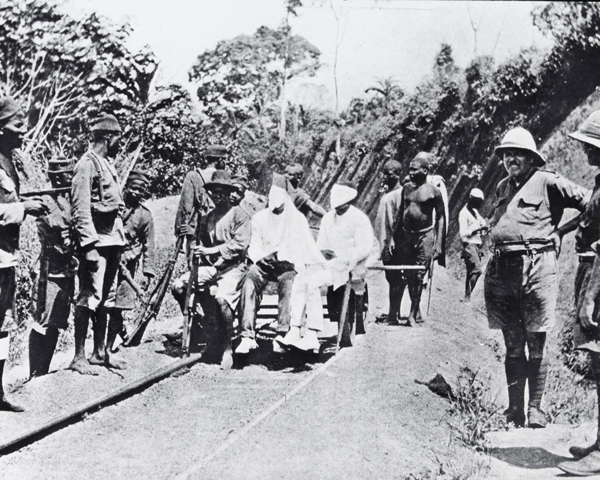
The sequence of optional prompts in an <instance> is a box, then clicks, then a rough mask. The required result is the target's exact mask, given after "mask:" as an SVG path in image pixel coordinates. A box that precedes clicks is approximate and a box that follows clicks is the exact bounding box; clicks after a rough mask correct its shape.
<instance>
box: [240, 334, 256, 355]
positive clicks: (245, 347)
mask: <svg viewBox="0 0 600 480" xmlns="http://www.w3.org/2000/svg"><path fill="white" fill-rule="evenodd" d="M255 348H258V344H257V343H256V341H255V340H254V339H253V338H249V337H243V338H242V341H241V342H240V344H239V345H238V346H237V348H236V349H235V353H239V354H240V355H246V354H248V353H250V350H254V349H255Z"/></svg>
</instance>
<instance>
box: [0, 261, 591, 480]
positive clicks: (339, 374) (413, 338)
mask: <svg viewBox="0 0 600 480" xmlns="http://www.w3.org/2000/svg"><path fill="white" fill-rule="evenodd" d="M436 275H437V278H436V283H435V289H434V294H433V303H432V309H431V314H430V320H429V321H428V322H427V323H426V324H425V326H424V327H422V328H407V327H399V326H389V325H385V324H376V323H371V324H370V330H369V332H368V334H367V335H366V336H363V337H361V338H360V341H359V344H358V345H357V346H355V347H353V348H351V349H347V350H346V351H345V352H344V354H343V355H342V356H341V357H340V358H339V359H338V360H337V361H336V362H335V363H334V364H333V365H332V366H331V367H330V368H328V369H326V370H325V371H324V372H323V373H322V374H321V375H318V376H316V377H315V378H314V380H313V381H311V382H310V383H309V384H308V385H306V386H305V387H304V388H303V389H302V390H300V391H299V392H298V394H297V395H295V396H294V397H293V398H290V399H289V400H288V401H286V402H285V403H283V404H282V405H281V406H280V407H279V408H278V409H276V410H274V411H273V412H272V413H271V414H270V415H268V416H267V417H266V418H265V419H264V420H263V421H262V422H260V423H258V424H257V425H256V426H255V427H254V428H252V429H251V430H249V431H248V432H246V433H245V434H243V435H239V433H240V432H241V431H243V429H244V427H245V426H246V425H248V424H249V422H251V421H252V420H253V419H256V418H257V417H258V416H260V415H261V414H262V413H263V412H265V410H267V409H268V408H269V407H270V406H272V405H273V404H275V403H276V402H278V401H280V399H281V398H282V397H283V396H284V395H286V393H288V392H290V390H292V389H293V388H294V387H295V386H296V385H298V383H300V382H302V381H304V380H306V379H307V378H308V377H309V376H311V375H313V373H314V370H315V369H318V368H319V367H321V366H322V365H323V364H324V362H326V361H327V360H328V359H330V358H331V356H332V351H331V348H328V349H327V350H326V352H325V353H323V354H322V355H321V356H320V358H319V359H318V360H316V362H314V363H309V364H308V365H307V366H306V367H304V368H302V365H303V364H302V363H295V362H285V361H280V362H272V361H269V362H267V364H268V365H270V367H269V368H267V367H265V366H264V358H265V357H261V356H260V355H259V356H257V357H255V358H254V359H251V361H250V364H249V365H247V366H245V367H244V368H241V369H234V370H232V371H230V372H222V371H220V370H219V369H218V367H216V366H210V365H202V364H199V365H197V366H194V367H193V368H192V369H191V370H190V371H189V372H188V373H185V374H182V375H179V376H175V377H171V378H168V379H166V380H164V381H162V382H160V383H158V384H156V385H154V386H153V387H151V388H149V389H147V390H146V391H144V392H142V393H141V394H139V395H136V396H134V397H131V398H129V399H127V400H124V401H122V402H121V403H119V404H116V405H114V406H110V407H108V408H105V409H103V410H101V411H100V412H97V413H95V414H93V415H91V416H89V417H88V418H87V419H85V420H84V421H82V422H80V423H78V424H75V425H72V426H69V427H66V428H64V429H62V430H60V431H58V432H56V433H54V434H53V435H51V436H48V437H46V438H44V439H42V440H40V441H38V442H37V443H35V444H33V445H31V446H28V447H26V448H24V449H22V450H20V451H18V452H16V453H13V454H10V455H6V456H4V457H2V458H0V471H1V472H2V477H3V478H19V479H34V478H44V479H71V478H73V479H76V478H77V479H79V478H81V477H82V474H83V473H84V475H83V476H84V478H86V480H91V479H114V478H118V479H120V478H128V479H148V478H156V479H164V478H176V477H177V476H178V475H180V474H182V472H188V473H190V476H189V478H198V479H200V478H202V479H213V478H214V479H221V478H246V479H272V478H285V479H288V478H289V479H303V478H314V479H315V478H318V479H328V478H331V479H338V478H348V479H352V478H356V479H371V478H372V479H376V478H377V479H382V478H383V479H387V478H449V477H444V476H440V477H435V476H433V475H434V473H435V472H438V473H439V471H440V465H443V468H444V469H445V471H446V472H447V473H448V471H451V470H452V469H453V468H454V469H455V470H456V471H459V470H460V469H463V470H464V469H465V465H459V464H457V463H456V462H459V463H460V462H463V463H470V464H472V465H473V471H474V472H475V476H472V477H471V478H478V477H477V474H478V473H479V474H481V475H484V477H479V478H511V479H512V478H534V479H538V478H539V479H541V478H553V477H554V476H556V475H557V474H558V473H559V470H557V469H556V468H553V467H555V465H556V463H558V462H559V461H561V460H562V459H563V458H564V456H567V450H568V446H569V445H570V444H572V442H577V441H583V442H584V443H585V437H586V436H587V437H588V439H589V434H590V431H591V432H593V426H583V427H580V428H579V429H573V428H571V427H567V426H560V425H556V426H552V427H551V428H548V429H547V430H546V431H532V430H515V431H508V432H497V433H494V434H493V435H490V440H491V442H492V443H493V446H495V447H496V449H495V450H492V456H490V457H486V456H483V455H480V454H476V453H474V452H472V451H470V450H466V449H460V448H458V450H457V447H454V446H452V445H451V443H449V441H450V438H451V430H450V427H449V426H448V421H449V420H450V419H449V416H448V413H447V408H448V402H447V401H446V400H444V399H442V398H440V397H438V396H437V395H435V394H433V393H432V392H430V391H429V390H428V389H427V388H426V387H425V386H423V385H418V384H416V383H415V382H414V380H415V379H421V380H428V379H430V378H432V377H433V376H434V375H435V374H436V373H441V374H443V375H444V377H445V378H446V379H448V380H449V381H450V382H451V383H452V380H454V379H456V374H457V372H458V370H459V368H460V367H461V366H464V365H467V366H471V367H478V368H480V369H482V371H486V372H490V373H491V375H492V388H493V389H495V390H496V391H497V392H498V401H499V402H500V404H504V401H505V400H504V398H503V395H504V392H503V388H502V386H503V383H502V381H503V379H502V371H503V368H502V364H501V363H500V361H499V355H498V353H497V352H494V348H490V347H494V345H495V343H494V342H495V340H496V339H497V338H496V337H495V336H494V334H490V332H489V331H488V330H487V328H486V324H485V318H484V317H483V315H482V314H481V313H479V312H478V311H477V308H478V304H477V300H476V301H475V302H474V306H475V309H471V308H469V307H466V306H464V305H463V304H461V303H460V302H459V301H458V299H459V298H460V290H461V288H462V286H460V285H457V282H456V281H454V280H453V279H451V278H449V277H448V276H447V275H446V272H445V271H444V270H442V269H439V270H437V271H436ZM370 285H371V289H370V291H371V299H372V301H371V319H373V318H374V315H376V314H379V313H381V312H383V311H384V309H385V308H386V304H387V301H386V299H385V292H386V286H385V283H384V281H383V279H382V277H381V276H380V275H376V276H374V277H373V278H372V279H371V282H370ZM177 326H178V321H176V320H174V321H165V322H162V323H159V324H157V325H156V326H155V329H154V330H153V331H152V332H151V335H150V337H149V341H148V342H146V343H144V344H143V345H142V346H140V347H138V348H137V349H132V350H126V351H125V352H124V353H123V355H124V357H125V358H126V359H127V360H128V362H129V364H130V368H129V369H128V370H127V371H125V372H124V374H123V378H121V377H119V376H117V375H115V374H113V373H109V372H102V374H101V376H100V377H96V378H85V377H81V376H79V375H77V374H75V373H72V372H69V371H64V370H62V368H63V367H64V366H66V363H67V362H68V356H64V358H63V359H59V361H58V368H59V371H58V372H56V373H54V374H52V375H49V376H47V377H45V378H42V379H39V380H36V381H34V382H31V383H27V384H25V385H24V386H23V387H22V388H20V389H18V390H17V391H16V392H14V393H13V396H14V397H15V400H18V401H19V402H20V403H22V404H24V405H28V406H29V407H30V408H29V411H28V412H27V413H25V414H22V415H10V414H5V413H0V425H1V426H0V435H1V438H2V439H4V440H6V439H7V438H11V437H13V436H14V435H15V434H16V433H17V432H18V431H22V430H26V429H28V428H30V427H31V426H33V425H35V424H37V423H39V422H40V421H42V420H43V419H47V418H48V417H49V416H50V414H51V415H54V414H56V413H59V412H62V411H66V410H68V409H69V408H72V407H73V406H75V405H80V404H82V403H85V402H87V401H89V400H90V399H92V398H95V397H99V396H101V395H104V394H105V393H107V392H108V391H111V390H114V389H115V388H118V387H120V386H122V385H123V384H125V383H126V382H128V381H132V380H133V379H137V378H140V377H141V376H143V375H145V374H147V373H149V372H150V371H152V370H155V369H156V368H158V367H159V366H163V365H165V364H167V363H170V362H172V361H173V360H174V358H173V355H175V351H174V350H173V349H172V345H170V344H169V342H167V341H165V337H164V336H163V333H166V332H173V331H174V330H176V328H177ZM330 328H332V330H330V331H329V333H330V334H333V325H331V326H330ZM331 340H332V339H331V338H330V339H329V340H328V341H329V342H330V344H331ZM261 347H262V348H263V350H265V349H267V348H268V345H265V344H263V345H262V346H261ZM60 362H63V363H62V364H61V363H60ZM238 435H239V436H238ZM232 436H233V438H234V439H235V441H234V442H232V443H231V444H230V445H228V446H227V448H226V449H225V450H224V451H222V452H221V453H219V454H217V455H214V456H213V454H214V453H215V452H217V451H218V449H219V446H220V445H222V444H223V443H224V442H227V441H228V439H232ZM449 445H450V446H449ZM206 458H210V461H208V462H204V460H205V459H206ZM452 462H454V464H453V463H452ZM200 464H201V465H202V468H199V469H197V470H194V466H198V465H200ZM427 472H430V473H427ZM427 475H430V476H427ZM179 478H181V477H179ZM456 478H464V477H456Z"/></svg>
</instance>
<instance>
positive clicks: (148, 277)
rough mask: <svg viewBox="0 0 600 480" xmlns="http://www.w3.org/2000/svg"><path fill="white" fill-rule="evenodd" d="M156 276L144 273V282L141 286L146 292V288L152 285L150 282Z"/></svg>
mask: <svg viewBox="0 0 600 480" xmlns="http://www.w3.org/2000/svg"><path fill="white" fill-rule="evenodd" d="M153 278H154V275H152V274H151V273H144V278H143V279H142V283H141V285H140V287H142V290H143V291H144V292H145V291H146V290H148V287H149V286H150V284H151V283H152V279H153Z"/></svg>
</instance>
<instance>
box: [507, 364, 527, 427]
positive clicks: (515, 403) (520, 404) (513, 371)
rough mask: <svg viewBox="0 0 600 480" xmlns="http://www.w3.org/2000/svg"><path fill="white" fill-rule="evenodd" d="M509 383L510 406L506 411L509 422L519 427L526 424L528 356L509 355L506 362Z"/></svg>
mask: <svg viewBox="0 0 600 480" xmlns="http://www.w3.org/2000/svg"><path fill="white" fill-rule="evenodd" d="M504 369H505V372H506V383H507V385H508V408H507V409H506V410H505V411H504V415H506V422H507V423H514V424H515V426H517V427H522V426H523V425H525V384H526V382H527V358H525V357H518V358H510V357H507V358H506V360H505V363H504Z"/></svg>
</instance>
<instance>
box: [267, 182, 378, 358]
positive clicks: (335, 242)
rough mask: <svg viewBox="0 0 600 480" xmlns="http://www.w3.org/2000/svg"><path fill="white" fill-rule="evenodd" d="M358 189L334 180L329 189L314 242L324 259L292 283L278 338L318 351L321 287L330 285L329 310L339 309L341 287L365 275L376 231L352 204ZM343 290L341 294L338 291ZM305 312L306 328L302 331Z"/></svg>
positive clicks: (321, 311)
mask: <svg viewBox="0 0 600 480" xmlns="http://www.w3.org/2000/svg"><path fill="white" fill-rule="evenodd" d="M357 193H358V192H357V191H356V189H355V188H353V186H352V185H351V184H350V183H347V182H343V183H339V184H335V185H334V186H333V188H332V190H331V200H330V204H331V210H330V211H329V212H327V214H325V216H324V217H323V221H322V222H321V228H320V230H319V236H318V239H317V246H318V247H319V249H320V250H321V252H322V253H323V255H324V257H325V259H326V260H327V262H326V263H324V264H320V265H315V266H312V267H310V268H307V269H306V270H305V271H303V272H302V273H299V274H298V275H297V276H296V278H295V280H294V284H293V286H292V296H291V319H290V325H291V328H290V331H289V332H288V334H287V335H286V336H285V337H284V338H281V339H279V340H278V341H279V342H280V343H281V344H283V345H285V346H294V347H296V348H299V349H300V350H305V351H315V352H318V351H319V348H320V343H319V338H318V334H319V332H320V331H321V330H323V310H322V303H321V293H320V287H323V286H327V287H332V289H331V290H332V293H333V295H330V296H329V297H330V298H331V299H332V300H333V302H332V303H333V304H332V305H330V306H329V309H330V311H334V312H338V311H339V310H340V305H339V303H340V300H341V299H342V298H343V291H344V289H343V288H342V287H343V286H344V285H345V284H346V283H347V282H348V281H349V280H350V277H351V276H352V279H359V278H364V277H365V275H366V262H367V258H368V257H369V255H370V254H371V252H373V251H374V246H375V245H376V243H375V235H374V233H373V228H372V226H371V222H370V221H369V217H367V215H365V214H364V213H363V212H362V211H360V210H359V209H358V208H356V207H355V206H353V205H352V203H353V202H354V200H355V198H356V196H357ZM340 293H341V294H342V295H341V296H340V295H339V294H340ZM305 313H306V324H307V329H306V333H305V334H304V335H301V333H302V330H301V326H302V323H303V319H304V314H305Z"/></svg>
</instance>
